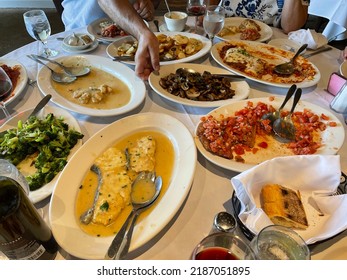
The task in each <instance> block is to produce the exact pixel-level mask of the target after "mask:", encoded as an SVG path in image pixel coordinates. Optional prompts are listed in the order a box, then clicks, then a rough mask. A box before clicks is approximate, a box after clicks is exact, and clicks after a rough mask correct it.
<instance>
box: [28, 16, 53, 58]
mask: <svg viewBox="0 0 347 280" xmlns="http://www.w3.org/2000/svg"><path fill="white" fill-rule="evenodd" d="M23 17H24V23H25V27H26V29H27V31H28V33H29V35H30V36H31V37H32V38H34V39H35V40H38V41H41V42H42V43H43V45H44V51H43V53H42V54H41V55H43V56H45V57H52V56H56V55H57V54H58V51H56V50H52V49H49V48H48V47H46V46H47V40H48V37H49V36H50V35H51V26H50V24H49V21H48V19H47V16H46V14H45V12H44V11H42V10H31V11H28V12H25V13H24V14H23Z"/></svg>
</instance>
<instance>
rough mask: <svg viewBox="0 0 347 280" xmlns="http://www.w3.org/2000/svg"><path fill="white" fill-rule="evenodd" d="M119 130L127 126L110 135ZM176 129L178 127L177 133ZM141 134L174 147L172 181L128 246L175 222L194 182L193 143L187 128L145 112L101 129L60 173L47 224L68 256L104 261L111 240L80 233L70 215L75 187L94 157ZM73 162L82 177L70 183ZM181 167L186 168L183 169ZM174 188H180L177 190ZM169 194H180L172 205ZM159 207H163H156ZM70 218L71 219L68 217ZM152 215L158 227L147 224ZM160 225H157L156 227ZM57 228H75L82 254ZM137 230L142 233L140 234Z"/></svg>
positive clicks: (134, 244)
mask: <svg viewBox="0 0 347 280" xmlns="http://www.w3.org/2000/svg"><path fill="white" fill-rule="evenodd" d="M130 123H131V124H132V126H131V125H129V124H130ZM122 126H126V128H125V129H124V130H122V134H121V135H120V134H119V135H114V133H113V132H112V131H114V130H115V128H117V127H122ZM177 127H179V129H178V128H177ZM144 130H154V131H158V132H161V133H163V134H165V135H166V136H167V137H168V138H169V139H170V140H171V142H172V143H173V147H174V149H175V154H176V162H175V167H174V172H173V177H172V178H171V182H170V185H169V187H168V190H167V192H166V193H165V194H164V196H163V197H162V199H161V201H160V202H159V204H158V205H157V206H156V207H155V208H154V209H153V211H152V212H151V213H150V214H149V215H148V216H147V217H145V218H144V219H142V220H141V221H140V222H139V223H138V226H135V229H134V235H133V239H132V243H131V245H130V250H135V249H137V248H138V247H140V246H142V245H143V244H145V243H146V242H148V241H149V240H150V239H152V238H153V237H154V236H156V235H157V234H158V233H159V232H160V231H161V230H162V229H163V228H164V227H165V226H166V225H167V224H168V223H169V222H170V221H171V220H172V219H173V218H174V216H175V215H176V214H177V213H178V211H179V209H180V208H181V207H182V205H183V202H184V201H185V199H186V198H187V196H188V194H189V191H190V189H191V187H192V182H193V179H194V174H195V170H196V163H197V151H196V147H195V144H194V141H193V137H192V135H191V133H190V132H189V130H188V128H187V127H186V126H185V125H184V124H183V123H182V122H180V121H179V120H177V119H176V118H174V117H172V116H170V115H167V114H163V113H151V112H147V113H141V114H137V115H132V116H128V117H125V118H122V119H120V120H118V121H115V122H113V123H111V124H110V125H107V126H105V127H104V128H103V129H101V130H100V131H99V132H97V133H95V134H94V135H93V136H92V137H91V138H89V139H88V140H87V141H86V142H85V143H84V144H83V146H82V147H81V148H80V149H79V151H78V152H77V153H76V154H74V156H73V157H72V159H71V160H70V161H69V162H68V164H67V166H66V168H65V169H64V171H63V173H62V174H61V175H60V177H59V181H58V182H57V184H56V187H55V188H54V191H53V194H52V198H51V203H50V206H49V220H50V224H51V228H52V233H53V235H54V237H55V239H56V240H57V242H58V244H59V245H60V246H61V247H62V248H63V249H64V250H65V251H66V252H68V253H69V254H71V255H73V256H75V257H78V258H82V259H102V258H103V257H104V255H105V253H106V251H107V248H108V246H109V244H111V241H112V239H113V237H114V236H110V237H103V238H95V237H92V236H90V235H87V234H85V233H83V231H82V230H81V229H80V228H79V226H78V224H77V222H76V218H75V217H74V213H73V212H74V205H75V199H76V194H77V191H78V186H79V185H80V182H81V180H82V179H83V176H84V174H85V172H86V171H85V170H88V168H89V166H90V164H91V163H92V162H93V161H94V160H95V158H96V157H97V155H99V154H100V153H101V152H102V151H103V150H105V149H106V148H107V147H109V146H111V145H112V144H113V143H115V142H117V141H118V140H120V139H122V138H123V137H126V136H127V135H131V134H133V133H135V132H137V131H144ZM108 133H113V134H112V135H113V136H114V137H112V139H110V138H111V137H110V138H108V137H102V136H103V135H107V134H108ZM100 137H101V138H100ZM96 140H98V143H99V145H95V144H94V142H95V141H96ZM101 141H103V144H104V145H102V144H100V143H101ZM177 141H183V142H182V143H183V145H181V144H182V143H180V144H179V143H178V142H177ZM91 147H92V149H91ZM87 150H88V151H89V153H85V151H87ZM81 155H83V156H84V160H83V161H80V157H81ZM188 155H189V156H188ZM76 162H78V163H79V165H78V168H79V169H81V170H83V172H81V174H76V175H75V176H74V178H73V179H71V177H69V172H70V168H71V169H72V171H73V170H74V168H73V167H71V166H73V165H75V164H76ZM182 165H184V166H186V167H185V168H184V169H183V168H182ZM182 172H183V173H186V174H188V175H187V176H180V175H182V174H181V173H182ZM67 180H68V181H69V183H70V189H69V193H68V194H65V197H66V195H69V197H68V200H67V199H63V197H64V191H65V193H66V190H64V183H65V182H66V181H67ZM75 183H76V185H75V186H74V190H73V189H72V187H71V185H72V184H75ZM177 184H178V185H179V187H178V185H177ZM175 186H177V187H175ZM170 187H171V188H170ZM170 190H171V191H170ZM172 192H174V193H175V192H179V193H180V195H179V197H178V199H177V200H174V201H173V200H172V199H171V196H172ZM63 201H64V203H65V204H66V203H70V202H71V201H72V202H73V203H72V204H73V205H70V207H69V208H68V206H66V205H63V206H62V204H61V203H62V202H63ZM159 205H162V206H161V207H158V206H159ZM57 206H58V207H57ZM163 207H164V208H165V207H170V208H169V211H168V210H166V211H165V214H166V215H162V213H163V211H162V208H163ZM69 215H70V218H69ZM71 215H73V216H72V217H71ZM153 215H154V217H155V215H160V219H161V221H160V222H161V224H160V226H155V224H154V223H153V222H150V219H151V217H153ZM152 221H153V220H152ZM156 221H157V220H156ZM160 222H158V221H157V223H160ZM60 225H64V226H66V227H69V228H72V229H73V230H74V229H75V228H78V229H79V234H78V235H77V236H78V238H80V237H81V236H82V237H81V238H80V241H81V243H84V244H85V246H84V249H83V250H84V251H83V252H81V251H78V248H76V247H75V248H71V247H68V246H69V245H67V244H66V242H65V241H64V239H66V240H70V239H71V236H67V235H68V233H67V232H66V230H65V228H64V229H59V226H60ZM139 228H140V229H141V230H139ZM144 228H149V230H150V231H152V233H151V234H147V236H143V235H144V233H143V232H144V230H143V229H144ZM139 232H141V238H142V239H141V238H140V239H139ZM87 240H92V241H93V242H92V244H89V247H88V242H85V241H87ZM95 245H96V246H97V247H96V246H95ZM87 247H88V248H87ZM91 248H94V249H93V250H94V252H90V249H91ZM95 250H98V251H97V252H99V253H97V252H96V251H95ZM101 251H102V255H101Z"/></svg>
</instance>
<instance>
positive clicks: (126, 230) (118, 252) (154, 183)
mask: <svg viewBox="0 0 347 280" xmlns="http://www.w3.org/2000/svg"><path fill="white" fill-rule="evenodd" d="M162 184H163V181H162V179H161V177H160V176H158V177H155V172H141V173H140V174H139V175H138V176H137V178H136V179H135V180H134V182H133V184H132V191H131V203H132V206H133V210H132V211H131V213H130V215H129V216H128V218H127V220H126V221H125V223H124V224H123V226H122V228H121V229H120V230H119V232H118V233H117V234H116V236H115V238H114V239H113V241H112V243H111V245H110V247H109V248H108V250H107V253H106V255H105V259H107V260H120V259H124V257H125V255H126V254H127V253H128V251H129V247H130V242H131V236H132V233H133V230H134V226H135V222H136V219H137V217H138V215H139V214H140V213H141V212H142V211H143V210H144V209H145V208H147V207H148V206H150V205H152V203H153V202H154V201H155V200H156V199H157V198H158V196H159V193H160V191H161V187H162ZM144 186H145V187H146V188H152V193H153V195H152V196H149V197H147V199H145V200H143V201H142V200H141V201H139V199H138V198H137V196H135V195H134V193H136V188H141V187H144ZM129 224H130V226H129Z"/></svg>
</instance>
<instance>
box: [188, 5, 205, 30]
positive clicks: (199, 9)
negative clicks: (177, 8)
mask: <svg viewBox="0 0 347 280" xmlns="http://www.w3.org/2000/svg"><path fill="white" fill-rule="evenodd" d="M205 10H206V3H205V0H188V1H187V13H188V15H190V16H195V26H194V30H193V31H192V33H198V21H199V16H202V15H204V14H205Z"/></svg>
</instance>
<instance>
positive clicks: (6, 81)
mask: <svg viewBox="0 0 347 280" xmlns="http://www.w3.org/2000/svg"><path fill="white" fill-rule="evenodd" d="M12 87H13V86H12V81H11V79H10V77H9V76H8V75H7V73H6V72H5V70H4V69H3V68H2V67H0V108H1V110H2V111H3V112H4V114H5V117H6V119H7V118H9V117H10V116H11V115H10V113H9V112H8V111H7V109H6V106H5V103H4V100H5V99H6V98H7V97H8V96H10V94H11V92H12Z"/></svg>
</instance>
